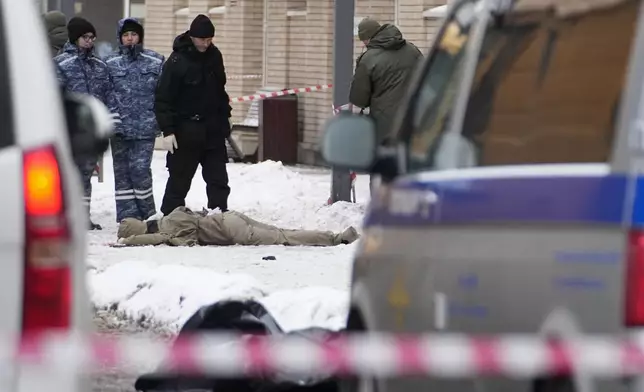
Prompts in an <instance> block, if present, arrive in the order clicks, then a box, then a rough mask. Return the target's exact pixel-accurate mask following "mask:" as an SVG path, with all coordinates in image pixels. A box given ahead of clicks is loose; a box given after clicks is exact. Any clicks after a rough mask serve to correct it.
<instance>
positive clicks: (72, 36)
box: [67, 16, 96, 43]
mask: <svg viewBox="0 0 644 392" xmlns="http://www.w3.org/2000/svg"><path fill="white" fill-rule="evenodd" d="M87 33H92V34H94V36H96V29H95V28H94V26H93V25H92V24H91V23H89V21H87V19H83V18H81V17H79V16H75V17H73V18H71V19H70V20H69V22H68V23H67V34H68V35H69V42H71V43H76V41H78V39H79V38H80V37H82V36H83V35H85V34H87Z"/></svg>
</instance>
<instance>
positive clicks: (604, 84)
mask: <svg viewBox="0 0 644 392" xmlns="http://www.w3.org/2000/svg"><path fill="white" fill-rule="evenodd" d="M638 4H639V3H638V2H626V3H623V4H622V5H620V6H616V7H613V8H610V9H604V10H601V11H592V12H588V13H586V14H583V15H578V16H576V17H575V18H574V19H567V20H565V19H558V18H556V17H555V16H548V15H546V14H540V15H537V14H531V15H514V14H512V15H506V17H505V18H504V19H503V24H500V23H499V22H500V20H499V19H496V20H495V21H494V23H492V24H491V25H490V27H489V28H488V32H487V34H486V37H485V40H484V43H483V46H482V49H481V53H480V54H479V58H478V63H477V68H476V73H475V78H474V82H473V86H472V89H471V91H470V95H469V99H468V106H467V110H466V112H465V117H464V122H463V129H462V135H463V136H464V137H465V138H467V139H468V140H469V141H470V142H471V143H472V145H473V146H474V148H475V150H476V155H477V162H476V164H477V165H479V166H487V165H517V164H538V163H583V162H606V161H607V160H608V159H609V158H610V153H611V151H612V143H613V136H614V128H615V125H616V113H617V109H618V108H619V98H620V95H621V93H622V89H623V87H624V79H625V77H626V72H627V68H628V60H629V54H630V48H631V41H632V39H633V36H634V32H635V24H636V19H637V15H638V12H637V8H636V7H637V5H638ZM599 54H601V55H599ZM453 66H454V68H455V70H454V71H453V72H454V74H456V75H457V73H456V72H458V64H456V63H455V64H454V65H453ZM430 72H431V71H430ZM427 79H428V80H429V79H430V77H428V78H427ZM437 96H438V98H435V99H434V101H433V102H431V103H430V104H429V105H425V106H424V109H423V110H422V111H424V113H423V114H424V116H421V117H424V118H423V119H422V121H420V122H419V123H418V124H417V125H418V126H417V127H415V128H414V135H413V136H412V138H411V140H410V146H409V147H410V151H411V153H410V159H409V161H410V170H414V169H425V170H426V169H432V168H433V166H434V158H435V154H436V150H437V149H438V148H439V145H440V140H439V139H438V136H440V133H441V132H442V130H443V129H445V122H446V118H447V116H443V117H440V116H433V117H432V115H431V114H430V113H434V112H436V113H439V112H440V110H441V109H440V108H441V105H444V102H448V104H451V102H452V101H453V97H452V96H450V93H449V90H447V89H446V90H443V91H440V92H439V93H438V95H437ZM419 106H420V104H419ZM446 112H447V113H449V111H448V110H446ZM447 119H448V118H447ZM428 135H430V136H428Z"/></svg>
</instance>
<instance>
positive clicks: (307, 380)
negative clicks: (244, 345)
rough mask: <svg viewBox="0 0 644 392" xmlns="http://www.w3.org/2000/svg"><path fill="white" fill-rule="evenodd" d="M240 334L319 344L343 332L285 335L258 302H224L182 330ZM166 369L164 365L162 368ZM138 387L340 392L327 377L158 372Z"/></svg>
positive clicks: (163, 391)
mask: <svg viewBox="0 0 644 392" xmlns="http://www.w3.org/2000/svg"><path fill="white" fill-rule="evenodd" d="M205 331H209V332H217V331H220V332H237V333H242V334H248V335H277V336H279V335H282V336H285V335H287V336H297V337H301V338H305V339H311V340H314V341H319V340H323V339H328V338H330V337H333V336H337V335H338V334H339V333H340V332H336V331H332V330H327V329H323V328H307V329H303V330H297V331H292V332H288V333H285V332H284V330H283V329H282V328H281V327H280V326H279V324H278V323H277V321H276V320H275V319H274V318H273V316H271V315H270V314H269V313H268V311H267V310H266V308H264V306H263V305H262V304H260V303H259V302H257V301H252V300H248V301H220V302H217V303H215V304H213V305H209V306H204V307H202V308H201V309H199V310H198V311H197V312H196V313H195V314H194V315H193V316H192V317H190V319H188V321H186V323H185V324H184V325H183V327H182V328H181V330H180V331H179V336H185V335H187V334H190V333H194V332H199V333H201V332H205ZM159 369H163V364H161V366H159ZM134 387H135V389H136V390H137V391H143V392H188V391H190V392H207V391H210V392H233V391H234V392H338V391H339V386H338V380H337V379H335V378H332V377H326V376H301V375H299V376H298V375H291V374H284V373H278V374H272V375H267V376H266V377H263V378H233V379H231V378H228V379H224V378H217V377H198V376H177V375H171V374H167V373H165V374H164V373H161V372H158V373H157V372H155V373H149V374H144V375H142V376H140V377H139V378H138V379H137V380H136V382H135V384H134Z"/></svg>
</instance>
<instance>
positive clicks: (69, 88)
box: [54, 17, 121, 230]
mask: <svg viewBox="0 0 644 392" xmlns="http://www.w3.org/2000/svg"><path fill="white" fill-rule="evenodd" d="M67 36H68V37H69V41H67V43H66V44H65V46H63V49H62V53H61V54H59V55H58V56H56V57H55V58H54V63H55V64H56V73H57V75H58V81H59V83H60V85H61V87H62V88H63V89H64V90H65V91H66V92H72V93H81V94H90V95H93V96H94V97H96V98H98V99H99V100H100V101H101V102H103V103H104V104H105V105H106V106H107V108H108V109H109V110H110V111H111V113H112V117H113V119H114V123H115V124H118V123H120V121H121V120H120V116H119V114H118V110H117V106H116V101H115V99H114V94H113V85H112V79H111V77H110V74H109V71H108V68H107V64H105V62H104V61H103V60H101V59H100V58H99V57H98V56H96V54H95V53H94V41H95V40H96V29H94V26H93V25H92V24H91V23H90V22H89V21H87V20H86V19H83V18H80V17H73V18H71V19H70V20H69V22H68V23H67ZM97 161H98V157H93V158H91V159H87V160H83V161H82V162H76V164H77V166H78V169H79V170H80V173H81V180H82V182H83V191H84V195H83V196H84V197H83V201H84V203H85V207H86V208H87V214H88V220H89V222H88V224H89V228H90V229H91V230H100V229H101V226H100V225H98V224H96V223H94V222H92V220H91V219H89V213H90V202H91V200H92V175H93V174H94V170H95V169H96V164H97Z"/></svg>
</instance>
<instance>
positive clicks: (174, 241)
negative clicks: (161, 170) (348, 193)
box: [117, 207, 359, 246]
mask: <svg viewBox="0 0 644 392" xmlns="http://www.w3.org/2000/svg"><path fill="white" fill-rule="evenodd" d="M117 236H118V238H119V240H118V243H119V244H122V245H130V246H136V245H162V244H166V245H173V246H193V245H219V246H225V245H291V246H297V245H305V246H334V245H340V244H350V243H352V242H354V241H356V240H357V239H358V237H359V236H358V232H357V231H356V229H355V228H353V227H349V228H348V229H346V230H345V231H343V232H342V233H333V232H331V231H315V230H286V229H281V228H279V227H276V226H271V225H267V224H265V223H261V222H258V221H256V220H254V219H251V218H249V217H248V216H246V215H244V214H242V213H240V212H236V211H226V212H223V213H215V214H210V215H208V213H207V211H204V212H202V213H196V212H193V211H191V210H190V209H188V208H186V207H177V208H176V209H175V210H174V211H172V212H171V213H170V214H169V215H167V216H164V217H163V218H161V219H159V220H151V221H146V222H144V221H140V220H138V219H132V218H127V219H123V220H122V221H121V223H120V224H119V229H118V233H117Z"/></svg>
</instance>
